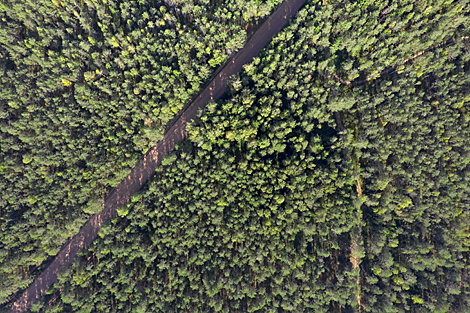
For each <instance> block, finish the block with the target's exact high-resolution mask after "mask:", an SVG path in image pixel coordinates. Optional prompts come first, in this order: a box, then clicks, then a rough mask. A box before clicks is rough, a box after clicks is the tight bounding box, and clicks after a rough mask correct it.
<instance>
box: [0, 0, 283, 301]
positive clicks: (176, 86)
mask: <svg viewBox="0 0 470 313" xmlns="http://www.w3.org/2000/svg"><path fill="white" fill-rule="evenodd" d="M276 5H277V2H273V1H270V2H260V1H228V0H227V1H206V0H202V1H178V2H173V1H166V2H164V1H147V0H145V1H114V0H108V1H92V0H81V1H62V0H53V1H50V0H47V1H46V0H44V1H28V0H24V1H16V0H15V1H2V3H1V4H0V41H1V45H0V146H1V148H0V194H1V197H0V198H1V199H0V215H1V217H0V237H1V238H2V240H1V243H0V264H1V266H0V304H2V303H4V302H5V301H6V299H7V298H8V297H9V296H10V295H12V294H13V293H14V292H15V291H17V290H18V288H22V287H25V286H27V285H28V284H29V283H30V282H31V281H32V279H33V278H34V275H31V271H32V270H33V269H34V268H35V267H36V266H37V265H39V264H41V262H42V261H43V260H45V259H46V258H47V257H48V256H51V255H54V254H55V253H56V252H57V251H58V249H59V247H60V246H61V245H62V244H63V243H64V242H65V240H66V239H68V238H70V237H71V236H72V235H73V234H75V233H76V232H77V230H78V228H79V227H80V226H81V225H82V224H83V222H84V221H85V220H86V218H87V217H88V216H89V214H90V213H93V212H96V211H98V210H100V209H101V205H100V203H101V199H102V197H103V195H104V194H106V193H107V191H109V189H110V187H112V186H115V185H117V184H118V183H119V182H120V181H121V179H122V178H123V177H125V175H126V174H127V173H128V172H129V170H130V168H132V166H134V165H135V163H136V161H137V160H138V159H139V157H140V156H141V155H142V152H145V151H146V150H147V149H148V148H149V147H151V146H153V145H155V143H156V142H157V141H158V140H159V139H161V138H162V135H163V131H164V127H165V125H166V124H167V122H168V121H169V120H170V119H171V118H172V117H173V116H174V115H175V113H176V112H178V110H179V109H181V107H182V106H183V104H184V103H185V102H186V101H187V100H188V99H189V98H190V97H191V96H192V95H193V94H194V93H195V92H197V91H198V90H199V89H200V88H201V87H202V85H203V84H204V83H205V81H206V80H207V79H208V77H209V76H210V75H211V73H212V72H213V70H214V69H215V67H217V66H218V65H220V64H222V63H223V62H224V61H225V60H226V59H227V58H228V57H229V55H230V54H232V53H234V52H235V51H237V50H238V49H239V48H241V47H242V46H243V44H244V42H245V40H246V36H247V31H246V29H247V27H248V26H250V25H253V24H256V23H257V21H258V20H259V19H260V18H263V17H264V16H265V15H267V14H268V13H270V12H271V11H272V10H273V9H274V7H275V6H276Z"/></svg>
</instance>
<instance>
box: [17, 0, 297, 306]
mask: <svg viewBox="0 0 470 313" xmlns="http://www.w3.org/2000/svg"><path fill="white" fill-rule="evenodd" d="M304 2H305V0H286V1H285V2H283V3H282V5H281V6H280V7H279V8H278V9H277V10H276V12H274V13H273V14H272V15H271V16H270V17H269V18H268V19H267V20H266V21H265V22H264V23H263V24H262V25H261V26H260V27H259V28H258V30H257V31H256V32H255V33H254V34H253V35H252V36H251V37H250V38H249V39H248V41H247V43H246V44H245V46H244V48H243V49H241V50H240V51H238V52H237V53H236V54H235V55H233V56H231V57H230V58H229V59H228V60H227V62H226V63H225V64H224V65H222V66H221V67H220V68H219V70H217V71H216V73H215V74H214V75H213V76H212V78H211V79H210V80H209V83H208V84H207V85H206V87H205V88H204V89H203V90H202V92H200V93H199V94H198V95H197V96H195V97H194V100H193V101H190V102H188V103H187V104H186V105H185V106H184V107H183V109H182V110H181V111H180V112H178V114H177V116H175V118H174V119H173V120H172V121H171V122H170V124H169V126H168V128H167V130H166V132H165V136H164V138H163V139H162V140H161V141H160V142H159V143H158V144H157V145H156V146H155V147H153V148H151V149H149V151H147V153H146V154H145V155H143V157H142V159H141V160H140V162H139V163H138V164H137V166H136V167H135V168H134V169H132V171H131V173H130V175H129V176H128V177H127V178H126V179H124V180H123V181H122V182H121V183H120V184H119V185H118V186H117V187H115V188H113V189H112V190H111V191H110V192H109V194H108V195H107V196H106V197H105V199H104V203H103V210H102V211H101V212H99V213H96V214H94V215H92V216H91V217H90V219H89V220H88V221H87V222H86V223H85V224H84V225H83V226H82V227H81V229H80V231H79V232H78V234H76V235H75V236H74V237H73V238H72V239H71V240H70V241H69V242H68V243H66V244H65V245H64V246H63V247H62V248H61V250H60V251H59V252H58V254H57V255H56V256H55V258H54V260H53V261H52V262H51V263H50V264H49V266H48V267H47V268H46V269H45V270H44V271H43V272H42V273H41V274H40V275H39V276H38V277H37V278H36V280H35V281H34V282H33V283H32V284H31V285H30V286H29V287H28V288H27V289H26V290H25V291H24V292H23V293H22V295H21V296H20V297H19V298H18V299H17V301H16V302H15V303H14V304H13V305H12V307H11V308H10V310H9V312H11V313H13V312H24V311H26V310H28V309H29V308H30V307H31V306H32V304H33V303H34V301H35V300H36V299H37V298H39V297H40V296H42V295H44V294H45V293H46V290H47V289H48V288H49V286H50V285H51V284H52V283H54V281H56V280H57V275H58V274H59V272H60V271H61V270H62V269H63V268H65V267H66V266H69V265H70V264H72V262H73V259H74V257H75V255H76V254H77V252H78V251H79V250H80V249H82V248H87V247H88V246H89V245H90V244H91V243H92V242H93V240H95V239H96V237H97V236H98V232H99V230H100V228H101V224H102V223H103V222H104V221H106V220H107V219H110V218H112V217H114V216H116V214H117V211H116V209H117V208H118V207H119V206H121V205H123V204H126V203H127V202H128V201H129V199H130V197H131V195H132V194H134V193H135V192H136V191H138V190H139V189H140V188H142V186H143V185H144V184H145V182H146V181H147V180H148V179H149V178H150V177H151V176H152V175H153V174H154V173H155V169H156V167H157V166H159V165H160V164H161V161H162V159H163V157H164V156H165V155H166V154H168V153H169V152H171V151H172V150H173V149H174V147H175V144H176V143H177V142H181V141H183V140H184V139H186V137H187V134H188V133H187V131H186V129H185V128H186V123H187V122H189V121H191V120H195V119H196V115H197V112H198V110H199V109H200V108H203V107H204V106H205V105H206V103H208V102H209V101H211V100H217V99H218V98H220V97H221V96H222V95H223V94H224V93H225V91H226V89H227V81H228V78H229V77H230V76H232V75H234V74H236V73H238V72H239V71H240V70H241V69H242V66H243V65H244V64H246V63H248V62H250V61H251V60H252V59H253V58H254V57H255V56H256V55H258V53H259V52H260V51H261V49H262V48H264V47H265V46H266V44H267V43H268V42H269V41H270V40H271V39H272V37H273V36H274V35H275V34H276V33H277V32H279V31H280V30H281V29H282V28H283V27H284V26H285V25H286V23H287V21H288V20H289V19H290V18H292V17H293V16H294V15H295V13H296V12H297V11H298V10H299V9H300V8H301V7H302V5H303V4H304Z"/></svg>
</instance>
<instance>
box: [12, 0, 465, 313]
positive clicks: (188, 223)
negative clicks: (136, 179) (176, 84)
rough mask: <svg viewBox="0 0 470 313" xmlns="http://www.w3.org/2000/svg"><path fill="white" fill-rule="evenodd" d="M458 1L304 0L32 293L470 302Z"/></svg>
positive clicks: (139, 308)
mask: <svg viewBox="0 0 470 313" xmlns="http://www.w3.org/2000/svg"><path fill="white" fill-rule="evenodd" d="M468 12H470V7H469V3H468V1H460V2H452V1H448V2H445V1H424V2H418V3H415V2H412V1H410V2H409V3H400V4H397V3H389V2H384V1H379V2H377V1H376V2H371V1H362V2H347V1H346V2H345V1H324V2H322V3H317V2H310V3H309V4H308V5H307V6H306V7H305V8H304V9H302V10H301V11H300V12H299V14H298V15H297V17H296V18H295V19H294V20H293V21H292V22H291V25H290V26H289V27H287V28H286V29H285V30H283V31H282V32H281V33H280V34H279V35H278V36H276V37H275V38H274V39H273V41H272V43H271V44H270V45H269V46H268V47H267V48H266V49H265V50H264V51H263V52H262V53H261V54H260V55H259V56H258V57H257V58H255V60H254V61H253V62H252V63H251V64H248V65H246V66H245V68H244V71H243V72H242V73H241V74H240V75H238V76H237V77H232V79H231V86H230V88H229V92H228V93H227V94H226V95H225V96H224V98H223V99H221V100H220V101H218V102H217V103H210V104H209V105H208V106H207V107H206V110H205V111H204V112H202V113H201V115H200V119H199V120H198V121H196V122H195V123H194V124H192V125H191V126H190V127H188V129H189V133H190V138H189V140H187V141H186V142H185V143H184V144H182V145H180V148H179V149H178V150H177V151H176V152H175V153H174V154H172V155H171V156H169V157H168V158H167V159H166V160H165V162H164V164H163V165H162V167H161V168H160V169H159V170H158V172H157V174H156V175H155V176H154V177H153V178H152V179H151V181H149V182H148V184H147V185H146V187H145V188H144V190H143V194H142V196H141V197H140V196H139V197H135V198H134V201H133V202H131V203H130V204H129V205H128V206H129V207H128V209H129V213H128V214H127V215H126V216H125V217H123V218H117V219H115V220H113V221H112V222H110V223H109V224H108V225H107V226H106V227H104V228H103V229H102V231H101V234H100V237H101V238H99V239H98V240H97V241H96V242H95V243H94V244H93V246H92V247H90V248H89V251H83V252H82V253H81V255H80V256H79V257H77V259H76V263H75V264H74V265H73V267H72V268H71V269H69V270H67V272H66V273H63V274H62V278H61V279H60V280H59V281H58V282H57V283H56V284H55V286H54V287H52V288H51V290H49V295H48V296H46V297H45V298H43V299H42V300H41V301H40V302H38V304H37V305H36V308H35V310H41V309H42V310H45V311H60V310H63V311H64V312H71V311H90V312H100V311H106V312H108V311H112V312H145V311H156V312H220V311H221V312H286V311H292V312H359V306H360V311H361V312H374V313H375V312H416V313H417V312H468V311H469V307H470V298H469V292H470V289H469V285H468V284H469V278H468V277H469V276H468V275H469V266H470V264H469V262H470V261H469V260H470V255H469V246H470V240H469V237H470V227H469V225H470V219H469V212H468V205H469V203H470V199H469V189H468V185H469V177H470V176H469V175H468V173H469V162H470V158H469V156H470V127H469V110H470V107H469V104H470V102H469V101H470V75H469V71H470V53H469V51H470V50H469V41H462V40H460V41H459V40H457V41H456V43H455V44H454V45H451V46H442V47H439V48H436V49H433V50H432V51H430V52H428V53H425V54H422V55H421V56H419V57H417V58H416V59H414V60H412V61H409V62H407V63H406V66H404V67H400V66H398V67H397V70H396V71H395V72H393V73H390V75H388V76H386V77H379V74H380V73H381V72H382V71H383V70H384V69H386V68H389V67H393V66H395V65H397V64H402V63H403V62H404V61H405V60H407V59H409V58H410V57H412V56H414V55H416V54H417V53H419V52H420V51H424V50H426V49H427V48H429V47H432V46H434V45H436V44H439V43H440V42H443V41H446V40H449V39H451V38H461V37H464V36H469V34H470V27H469V25H470V18H469V16H468ZM208 62H209V61H208ZM332 74H335V75H338V76H339V77H341V78H342V79H344V80H362V79H365V78H367V77H373V78H374V79H371V81H368V82H367V83H365V84H361V85H358V86H347V85H344V84H341V83H340V82H338V81H337V80H335V79H334V78H333V77H332ZM175 75H176V74H175ZM132 138H136V137H135V136H134V135H133V137H132ZM19 155H21V156H24V157H25V158H26V159H25V161H28V160H29V159H28V158H29V157H30V156H29V155H28V154H19ZM33 201H34V199H33ZM34 234H40V230H37V233H34Z"/></svg>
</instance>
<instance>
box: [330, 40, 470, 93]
mask: <svg viewBox="0 0 470 313" xmlns="http://www.w3.org/2000/svg"><path fill="white" fill-rule="evenodd" d="M468 39H470V36H466V37H461V38H460V40H461V41H465V40H468ZM455 43H457V39H449V40H447V41H443V42H441V43H439V44H437V45H434V46H432V47H429V48H427V49H426V50H423V51H420V52H418V53H416V54H415V55H413V56H412V57H409V58H408V59H406V60H405V61H403V62H402V63H401V64H400V65H397V66H392V67H389V68H386V69H385V70H383V71H382V72H381V73H380V74H379V76H377V77H374V76H369V77H367V78H365V79H363V80H359V81H346V80H344V79H342V78H340V77H339V76H338V75H336V74H333V75H332V76H333V77H334V79H336V80H337V81H339V82H340V83H341V84H343V85H351V86H357V85H362V84H365V83H367V82H369V81H371V80H373V79H374V78H375V79H377V78H380V77H383V76H386V75H388V74H391V73H393V72H394V71H395V70H396V69H397V67H398V66H404V65H406V63H408V62H410V61H413V60H414V59H416V58H417V57H420V56H422V55H423V54H425V53H427V52H430V51H432V50H434V49H436V48H439V47H442V46H448V45H453V44H455Z"/></svg>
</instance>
